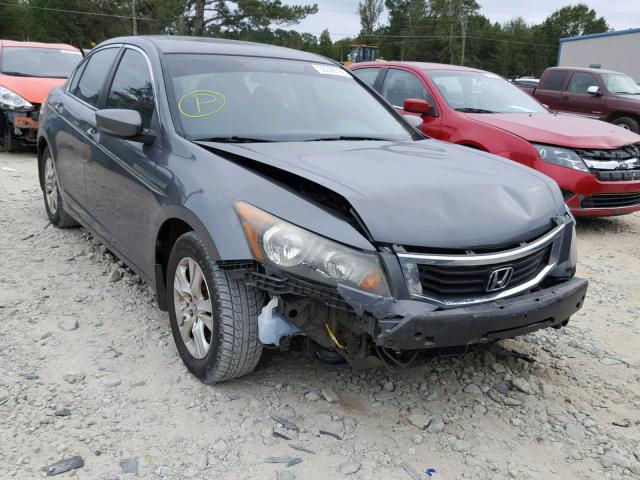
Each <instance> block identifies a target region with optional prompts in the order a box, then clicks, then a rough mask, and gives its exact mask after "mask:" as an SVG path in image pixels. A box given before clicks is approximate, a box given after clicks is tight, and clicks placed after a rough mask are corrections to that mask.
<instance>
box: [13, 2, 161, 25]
mask: <svg viewBox="0 0 640 480" xmlns="http://www.w3.org/2000/svg"><path fill="white" fill-rule="evenodd" d="M0 5H3V6H5V7H16V8H31V9H33V10H44V11H49V12H59V13H75V14H78V15H89V16H93V17H110V18H123V19H127V20H132V18H133V17H132V16H131V15H118V14H115V13H99V12H86V11H81V10H67V9H64V8H53V7H36V6H35V5H16V4H14V3H5V2H0ZM138 20H144V21H147V22H156V21H157V20H156V19H154V18H148V17H138Z"/></svg>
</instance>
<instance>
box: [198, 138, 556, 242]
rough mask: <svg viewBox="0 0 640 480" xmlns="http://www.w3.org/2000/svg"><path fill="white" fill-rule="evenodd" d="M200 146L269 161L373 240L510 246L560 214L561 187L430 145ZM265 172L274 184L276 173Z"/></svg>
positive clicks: (503, 163)
mask: <svg viewBox="0 0 640 480" xmlns="http://www.w3.org/2000/svg"><path fill="white" fill-rule="evenodd" d="M198 143H199V144H200V145H202V146H204V147H207V148H208V149H209V150H212V151H214V152H215V153H218V154H220V155H222V156H225V155H227V154H231V156H228V158H230V159H231V160H233V159H234V158H236V159H237V158H242V162H243V163H244V164H247V160H249V163H248V165H249V167H251V164H252V162H256V168H258V164H266V165H269V166H271V167H275V168H276V169H279V170H284V171H287V172H290V173H293V174H295V175H297V176H299V177H303V178H305V179H307V180H310V181H313V182H315V183H317V184H320V185H322V186H323V187H325V188H328V189H330V190H332V191H334V192H336V193H338V194H339V195H341V196H342V197H344V198H345V199H346V200H347V201H348V202H349V203H350V205H351V206H352V207H353V208H354V209H355V211H356V212H357V214H358V215H359V216H360V218H361V219H362V221H363V222H364V224H365V225H366V228H367V230H368V231H369V233H370V234H371V237H372V239H373V241H374V242H377V243H386V244H401V245H406V246H420V247H431V248H447V249H467V248H482V247H488V246H499V245H500V246H502V245H507V244H509V245H512V244H514V243H517V242H519V241H524V240H529V239H530V238H532V237H533V236H536V235H539V234H541V233H542V232H543V231H546V230H547V229H549V228H550V225H551V222H552V217H554V216H556V215H560V214H563V213H564V212H565V209H564V203H563V201H562V196H561V194H560V190H559V189H558V187H557V186H556V184H555V183H554V182H553V181H552V180H551V179H549V178H548V177H545V176H543V175H541V174H539V173H538V172H535V171H534V170H531V169H529V168H527V167H524V166H522V165H519V164H517V163H515V162H512V161H508V160H504V159H501V158H499V157H496V156H493V155H489V154H486V153H483V152H477V151H474V150H471V149H469V148H466V147H460V146H457V145H452V144H448V143H443V142H439V141H436V140H424V141H417V142H385V141H358V142H348V141H338V142H300V143H252V144H233V145H231V144H222V143H209V142H198ZM276 172H277V171H276ZM271 175H272V176H273V177H274V178H275V179H276V180H277V173H276V174H271ZM238 200H242V198H241V197H239V198H238ZM257 206H258V207H259V206H260V205H257ZM317 233H320V234H324V235H327V236H331V232H317Z"/></svg>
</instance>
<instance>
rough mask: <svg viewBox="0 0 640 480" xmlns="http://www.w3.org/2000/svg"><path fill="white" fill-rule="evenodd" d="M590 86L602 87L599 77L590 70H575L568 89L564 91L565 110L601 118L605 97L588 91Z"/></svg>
mask: <svg viewBox="0 0 640 480" xmlns="http://www.w3.org/2000/svg"><path fill="white" fill-rule="evenodd" d="M589 87H598V88H599V89H600V91H602V87H601V86H600V83H599V82H598V79H597V78H596V77H595V76H594V75H593V74H591V73H588V72H579V71H575V72H573V75H571V79H570V80H569V84H568V85H567V90H566V91H565V92H564V97H563V98H564V110H565V111H566V112H570V113H577V114H578V115H584V116H587V117H592V118H600V117H601V116H602V112H603V107H604V105H603V104H604V101H605V100H604V97H603V96H601V95H593V94H591V93H589V92H588V88H589Z"/></svg>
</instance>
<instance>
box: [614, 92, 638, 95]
mask: <svg viewBox="0 0 640 480" xmlns="http://www.w3.org/2000/svg"><path fill="white" fill-rule="evenodd" d="M613 94H614V95H640V92H613Z"/></svg>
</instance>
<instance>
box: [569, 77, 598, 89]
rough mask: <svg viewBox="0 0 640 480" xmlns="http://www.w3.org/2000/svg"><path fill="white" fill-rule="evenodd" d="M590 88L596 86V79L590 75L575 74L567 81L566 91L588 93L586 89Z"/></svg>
mask: <svg viewBox="0 0 640 480" xmlns="http://www.w3.org/2000/svg"><path fill="white" fill-rule="evenodd" d="M591 86H596V87H597V86H598V82H597V81H596V77H594V76H593V75H591V74H590V73H585V72H575V73H574V74H573V76H572V77H571V80H570V81H569V86H568V87H567V91H568V92H571V93H588V92H587V89H588V88H589V87H591Z"/></svg>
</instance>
